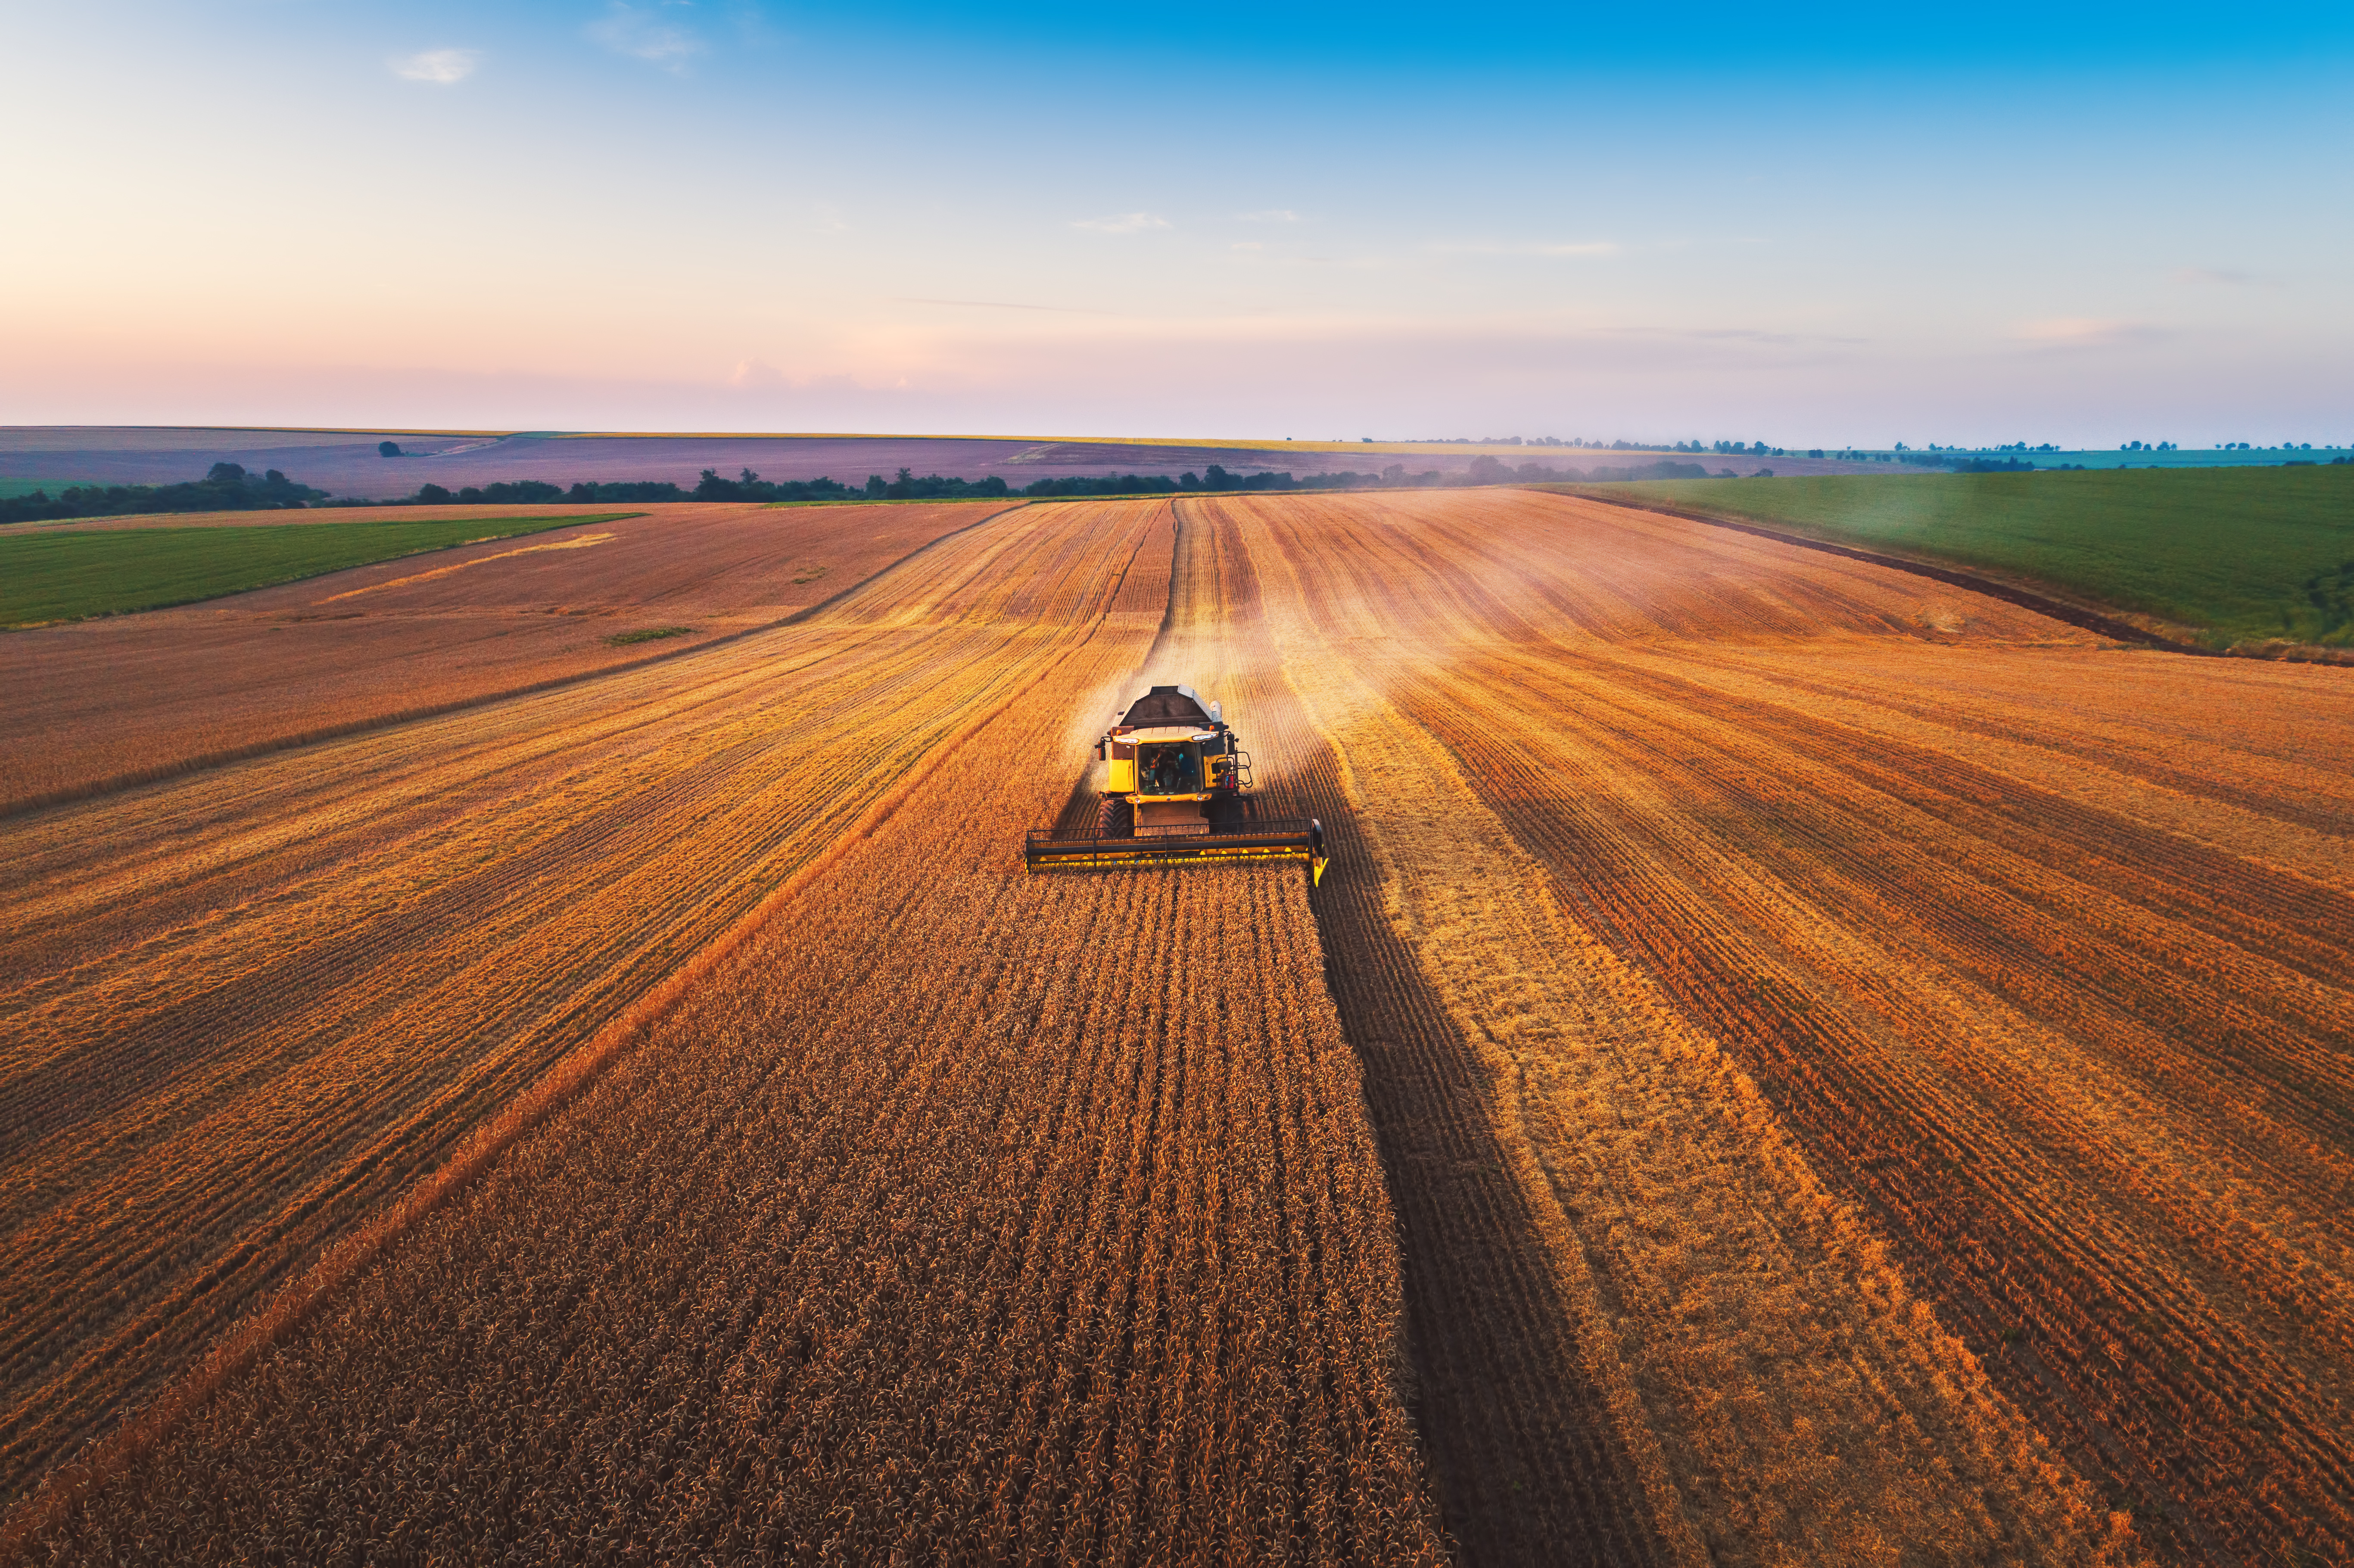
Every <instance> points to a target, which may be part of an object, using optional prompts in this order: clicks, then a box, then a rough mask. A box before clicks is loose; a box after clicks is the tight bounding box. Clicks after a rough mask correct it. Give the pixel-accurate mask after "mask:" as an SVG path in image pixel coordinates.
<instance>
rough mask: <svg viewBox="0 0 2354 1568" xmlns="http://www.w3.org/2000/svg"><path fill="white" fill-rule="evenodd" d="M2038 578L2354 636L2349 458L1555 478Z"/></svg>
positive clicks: (2157, 609) (2163, 609)
mask: <svg viewBox="0 0 2354 1568" xmlns="http://www.w3.org/2000/svg"><path fill="white" fill-rule="evenodd" d="M1543 488H1544V489H1548V490H1564V491H1570V492H1574V493H1581V494H1589V495H1596V496H1601V497H1606V498H1609V499H1613V500H1623V501H1630V502H1634V503H1638V504H1649V505H1666V506H1674V507H1678V508H1680V509H1682V510H1684V511H1689V512H1696V513H1700V514H1704V515H1708V516H1716V517H1726V518H1734V519H1739V520H1742V521H1744V522H1754V523H1757V524H1763V525H1765V526H1768V527H1774V528H1779V529H1784V530H1787V532H1790V533H1793V534H1804V535H1808V536H1810V537H1815V538H1820V539H1826V540H1831V541H1835V542H1837V543H1840V544H1845V545H1854V546H1861V547H1863V548H1868V549H1883V550H1886V551H1888V552H1890V553H1891V554H1893V555H1901V556H1913V557H1917V558H1919V559H1922V560H1934V561H1939V562H1945V563H1950V564H1952V565H1954V566H1958V567H1975V568H1978V569H1980V570H1983V571H1987V572H1988V573H1991V574H1994V575H1998V576H2001V577H2009V578H2012V579H2016V580H2028V581H2033V582H2039V583H2043V584H2046V585H2049V586H2050V587H2052V588H2057V589H2059V590H2060V591H2061V592H2062V594H2064V595H2066V596H2068V597H2071V598H2074V599H2080V600H2088V601H2091V602H2094V603H2097V604H2104V605H2109V606H2114V607H2115V608H2118V609H2128V610H2137V611H2140V612H2142V613H2144V614H2147V615H2153V616H2158V617H2160V618H2162V619H2164V620H2168V621H2171V622H2173V623H2175V624H2176V625H2178V626H2180V627H2185V628H2188V629H2190V630H2192V631H2193V632H2195V633H2196V634H2197V635H2198V636H2199V637H2200V638H2201V639H2202V640H2203V641H2207V642H2209V643H2211V644H2212V645H2213V646H2216V647H2219V648H2221V647H2229V646H2231V645H2232V644H2235V643H2260V642H2266V641H2275V640H2277V641H2288V642H2301V643H2319V644H2324V645H2327V646H2333V647H2339V648H2343V647H2348V646H2354V465H2339V466H2337V467H2330V466H2327V465H2323V466H2319V467H2315V468H2239V469H2224V468H2216V469H2200V470H2173V471H2161V470H2150V469H2127V470H2111V471H2105V472H2104V471H2087V472H2084V473H2016V474H2014V473H1983V474H1891V475H1888V476H1886V477H1884V478H1883V477H1882V476H1881V475H1879V474H1869V475H1853V476H1849V475H1840V476H1838V477H1835V478H1823V479H1771V480H1767V479H1705V480H1681V479H1680V480H1652V481H1648V482H1641V483H1634V484H1580V485H1546V486H1543Z"/></svg>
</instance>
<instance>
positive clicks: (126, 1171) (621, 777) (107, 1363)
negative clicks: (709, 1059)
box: [0, 506, 1167, 1493]
mask: <svg viewBox="0 0 2354 1568" xmlns="http://www.w3.org/2000/svg"><path fill="white" fill-rule="evenodd" d="M1156 527H1158V528H1159V530H1160V535H1161V539H1162V541H1163V543H1162V544H1161V546H1159V548H1160V549H1162V550H1165V549H1166V547H1167V546H1166V543H1165V541H1166V538H1167V528H1166V525H1165V524H1156V523H1155V521H1154V514H1153V513H1152V511H1151V509H1150V508H1149V507H1137V506H1129V507H1125V508H1123V507H1119V506H1097V507H1090V506H1071V507H1062V508H1055V509H1051V510H1034V511H1025V512H1023V513H1019V514H1009V515H1007V516H1006V517H1005V518H1003V519H1002V521H1001V522H1000V523H998V524H992V525H990V526H987V527H984V528H982V529H980V530H976V531H974V532H972V533H970V534H967V535H960V537H959V538H958V539H956V540H954V541H951V542H949V544H947V545H944V546H941V547H940V548H939V549H937V550H935V551H931V552H929V553H927V554H925V555H923V556H918V557H917V558H916V559H915V560H913V561H910V562H909V563H907V566H906V567H904V568H902V569H901V570H899V571H897V572H895V573H893V574H891V575H890V576H889V577H886V578H885V579H883V580H880V581H878V582H876V583H875V584H872V585H870V587H869V588H868V589H867V590H866V591H864V592H863V593H861V594H858V595H854V596H853V597H852V598H851V599H847V600H845V601H843V603H842V604H840V605H838V606H836V607H834V608H833V609H832V610H830V611H828V612H826V613H825V614H824V615H822V616H821V617H818V618H815V619H812V620H810V621H808V622H805V623H803V624H801V625H798V626H794V627H790V628H787V629H783V630H778V631H775V632H772V633H767V634H763V635H761V636H758V637H755V638H748V639H745V640H742V641H737V642H734V643H731V644H729V645H727V646H726V647H724V648H720V649H716V650H713V651H711V652H709V653H707V654H703V655H698V656H695V657H693V658H689V659H685V660H680V661H674V662H670V663H667V664H664V665H662V666H660V667H658V668H656V669H652V670H643V671H636V672H631V673H624V674H620V675H617V676H614V677H612V678H610V679H609V680H605V681H600V682H597V683H592V684H589V685H584V686H580V687H575V688H570V689H567V690H564V691H558V692H554V693H547V694H541V695H538V696H535V697H530V698H525V699H519V700H516V701H513V702H508V703H503V704H498V705H492V706H489V707H484V708H478V709H472V710H470V711H468V712H465V713H462V714H458V715H450V716H448V717H445V718H441V719H436V720H431V721H427V722H423V723H419V724H414V725H409V726H402V727H400V728H398V729H395V730H390V731H385V732H381V733H377V734H372V735H367V736H354V737H351V738H349V739H346V740H342V741H336V742H331V743H327V744H323V745H320V746H315V747H307V748H304V749H302V750H300V751H296V752H292V753H286V754H281V755H278V756H273V757H269V758H259V759H255V760H253V761H249V762H246V763H241V764H237V765H234V766H231V767H227V768H218V769H216V770H213V771H211V772H207V773H205V774H202V775H199V776H196V777H194V778H191V779H185V780H182V781H178V782H175V783H172V784H168V785H162V786H154V787H150V788H148V789H142V790H139V791H136V792H134V793H132V794H129V795H123V796H116V797H111V798H109V799H106V800H94V801H90V802H86V803H84V804H81V805H78V806H72V807H66V808H60V809H56V810H50V811H47V812H44V813H41V814H38V815H37V816H34V817H29V818H24V819H19V820H18V821H16V822H14V823H12V824H11V825H10V827H9V829H8V831H7V832H6V833H5V837H0V922H5V925H6V927H7V928H8V929H9V930H10V931H11V932H12V934H13V935H12V939H11V940H10V942H9V943H8V944H7V946H6V949H5V958H0V1323H5V1330H0V1493H13V1492H16V1491H18V1490H20V1489H22V1488H24V1487H26V1486H27V1485H28V1484H29V1483H30V1482H31V1481H32V1480H33V1479H35V1478H37V1477H38V1475H39V1474H40V1473H41V1471H42V1470H43V1469H45V1468H46V1467H48V1466H49V1465H50V1464H52V1463H54V1462H55V1461H56V1460H57V1459H58V1458H59V1457H62V1456H63V1455H64V1454H66V1453H68V1452H69V1451H70V1450H71V1448H72V1447H73V1446H75V1445H77V1444H79V1443H80V1442H81V1441H82V1440H83V1439H84V1438H86V1437H88V1436H90V1435H91V1434H93V1433H95V1432H98V1431H101V1430H102V1429H103V1428H104V1427H105V1426H106V1425H108V1424H109V1423H110V1422H111V1421H112V1420H113V1419H115V1417H116V1416H117V1415H118V1414H120V1413H122V1411H123V1410H125V1409H126V1408H129V1407H131V1406H133V1405H135V1404H137V1403H139V1402H140V1401H142V1400H143V1398H145V1397H146V1396H147V1395H149V1394H150V1393H153V1392H154V1390H155V1389H157V1388H159V1387H161V1386H162V1385H163V1384H164V1383H166V1382H168V1381H169V1380H170V1379H171V1378H173V1377H174V1376H175V1375H176V1373H177V1372H179V1371H180V1370H181V1369H183V1368H184V1367H186V1365H187V1364H188V1363H189V1361H190V1360H191V1359H192V1358H193V1357H194V1356H196V1354H197V1353H198V1352H199V1351H201V1350H202V1349H203V1348H204V1347H205V1346H206V1345H207V1343H209V1342H210V1341H211V1340H214V1339H215V1338H216V1337H217V1335H218V1334H219V1333H220V1332H221V1331H222V1330H224V1329H225V1328H227V1327H228V1324H229V1323H231V1322H232V1321H233V1320H234V1319H236V1318H237V1317H238V1316H239V1315H240V1314H241V1313H243V1312H245V1311H247V1310H249V1308H251V1307H252V1306H253V1305H254V1303H255V1302H256V1301H257V1300H258V1299H259V1298H260V1295H261V1293H263V1292H265V1291H267V1290H269V1289H270V1287H273V1286H274V1285H275V1284H277V1283H278V1282H280V1281H281V1280H282V1279H284V1278H285V1277H288V1275H289V1272H290V1271H291V1270H292V1269H294V1268H296V1267H298V1266H300V1265H301V1264H302V1262H303V1261H304V1260H305V1259H307V1258H310V1257H312V1256H314V1255H316V1254H317V1253H318V1251H319V1249H320V1248H322V1247H323V1245H326V1244H327V1243H329V1242H330V1241H332V1240H333V1239H334V1238H335V1237H336V1236H337V1235H339V1234H344V1233H345V1232H346V1231H347V1230H348V1229H349V1228H350V1227H351V1226H352V1225H353V1224H355V1223H357V1222H358V1221H359V1219H361V1218H362V1217H364V1216H365V1215H366V1214H367V1213H370V1212H371V1211H372V1210H373V1209H374V1208H375V1207H376V1205H378V1204H380V1203H381V1202H384V1201H385V1200H386V1199H387V1198H388V1197H389V1196H390V1195H391V1194H393V1193H396V1192H399V1191H401V1190H402V1189H403V1188H404V1187H406V1186H407V1185H408V1183H409V1182H410V1181H413V1180H414V1179H415V1178H416V1177H417V1176H419V1174H420V1173H421V1172H423V1171H428V1170H429V1169H430V1168H432V1167H433V1166H434V1165H435V1164H436V1163H438V1162H439V1161H440V1160H442V1159H444V1158H445V1157H446V1156H447V1155H448V1154H449V1153H450V1151H451V1150H452V1149H453V1148H455V1147H456V1146H457V1144H458V1142H459V1140H460V1139H462V1138H463V1137H464V1136H465V1135H466V1134H467V1133H468V1131H469V1130H470V1129H471V1128H473V1127H474V1126H476V1125H478V1124H479V1123H480V1122H481V1121H482V1118H484V1117H486V1116H487V1115H489V1114H490V1113H491V1112H493V1110H495V1109H496V1108H497V1107H500V1106H502V1105H504V1104H505V1103H506V1102H508V1101H509V1100H511V1099H512V1098H513V1097H514V1096H515V1094H516V1093H517V1092H518V1091H519V1090H520V1089H522V1088H523V1087H524V1086H525V1085H526V1084H528V1083H529V1082H531V1081H532V1080H533V1079H534V1078H535V1076H536V1075H539V1074H540V1073H541V1072H543V1071H544V1070H546V1068H547V1067H548V1066H549V1065H551V1064H552V1063H554V1062H556V1061H557V1059H558V1058H560V1057H562V1056H563V1055H564V1054H566V1053H567V1052H568V1051H570V1050H572V1049H573V1048H574V1047H575V1046H577V1045H578V1044H580V1043H581V1042H582V1041H584V1040H586V1039H588V1037H589V1036H591V1035H592V1034H594V1033H596V1032H597V1030H598V1029H599V1026H600V1025H602V1024H603V1023H604V1022H606V1021H607V1020H608V1019H610V1018H612V1017H613V1016H615V1014H616V1013H617V1012H620V1010H621V1009H622V1008H623V1007H625V1006H627V1005H628V1004H629V1003H630V1002H631V1001H632V1000H633V999H634V998H636V997H637V996H639V995H641V994H642V993H644V992H645V991H647V990H648V989H649V988H650V987H652V985H654V984H655V983H657V982H658V981H660V980H662V979H663V976H665V975H667V974H669V973H670V972H672V971H673V970H674V969H677V968H678V967H679V966H680V965H681V964H682V963H683V962H684V960H685V959H687V958H688V957H689V956H690V955H692V954H693V953H695V951H696V950H697V949H699V948H702V947H704V946H705V944H707V943H709V942H710V941H711V940H712V939H713V938H715V937H716V936H717V935H718V934H719V933H721V932H723V931H725V930H726V929H727V928H728V927H729V926H730V925H731V923H733V922H734V921H735V920H736V919H737V918H738V917H739V916H742V915H743V914H744V913H745V912H746V911H747V910H748V909H750V908H752V907H753V906H755V905H756V904H758V902H759V900H760V899H761V898H762V897H763V896H764V895H766V894H767V893H768V892H769V890H770V889H772V888H775V887H776V886H778V885H779V884H780V883H781V882H782V881H783V880H784V879H785V878H787V877H788V876H790V874H792V873H793V872H794V871H795V870H796V868H798V867H800V866H801V865H803V864H805V863H808V862H809V861H810V859H811V857H812V856H814V855H816V854H818V853H821V852H822V851H825V850H827V849H828V848H829V847H830V846H831V845H832V843H833V842H834V841H835V839H836V838H837V837H838V836H839V835H840V834H842V833H843V831H844V830H845V828H846V827H847V826H848V825H849V824H851V823H853V822H854V821H857V820H858V819H859V817H860V815H861V813H862V812H863V811H864V810H866V809H867V808H868V807H869V806H870V805H872V804H873V803H874V802H875V801H876V800H880V799H882V798H883V797H884V796H885V794H886V793H887V792H889V791H892V790H894V789H903V788H906V787H907V786H908V784H909V783H910V781H911V780H913V779H917V778H920V777H921V775H922V771H923V769H924V768H926V767H928V765H929V763H930V761H931V760H932V759H933V758H935V757H936V754H937V753H938V751H939V749H940V748H941V747H942V746H943V745H944V744H945V743H946V742H947V741H948V740H949V739H950V738H952V737H953V736H956V735H958V734H960V732H961V731H962V730H963V729H964V728H966V727H968V726H970V723H971V722H972V721H973V720H974V718H975V717H977V716H978V715H983V714H986V713H987V712H989V711H990V710H991V708H992V707H993V706H994V705H998V704H1000V703H1002V702H1003V701H1004V700H1006V698H1007V697H1008V696H1009V695H1010V694H1013V693H1014V692H1018V691H1020V690H1022V689H1023V687H1024V686H1025V685H1026V684H1027V683H1029V682H1030V681H1032V680H1034V678H1035V676H1036V674H1037V673H1038V672H1039V671H1040V670H1042V669H1044V668H1045V667H1047V665H1049V664H1051V663H1052V662H1054V661H1055V660H1057V659H1059V658H1060V657H1061V656H1062V655H1063V654H1064V652H1066V651H1067V649H1068V647H1069V646H1070V645H1071V642H1072V641H1073V640H1074V639H1077V638H1084V637H1085V636H1086V635H1087V630H1088V627H1089V625H1090V624H1091V620H1092V617H1093V614H1094V613H1096V612H1095V611H1094V610H1092V609H1091V608H1090V607H1094V606H1096V605H1097V604H1098V601H1100V600H1101V599H1103V598H1104V596H1106V595H1107V594H1108V593H1110V592H1111V591H1113V589H1114V588H1115V587H1116V586H1117V584H1118V582H1119V579H1120V577H1121V576H1122V574H1123V573H1125V572H1126V570H1127V569H1128V567H1129V565H1130V563H1131V562H1132V561H1133V560H1134V559H1136V558H1137V556H1138V555H1139V552H1140V550H1141V548H1142V546H1144V543H1145V541H1146V539H1147V538H1148V537H1149V536H1150V535H1151V534H1152V533H1153V531H1154V529H1155V528H1156Z"/></svg>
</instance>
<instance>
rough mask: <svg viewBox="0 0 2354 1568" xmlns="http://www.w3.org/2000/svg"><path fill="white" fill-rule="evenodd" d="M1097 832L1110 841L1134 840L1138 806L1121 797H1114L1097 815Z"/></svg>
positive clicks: (1105, 803)
mask: <svg viewBox="0 0 2354 1568" xmlns="http://www.w3.org/2000/svg"><path fill="white" fill-rule="evenodd" d="M1096 831H1097V832H1099V833H1101V834H1102V835H1103V836H1104V837H1106V838H1108V839H1132V838H1134V837H1135V836H1136V804H1135V802H1134V801H1131V800H1126V799H1124V798H1122V797H1120V796H1117V795H1115V796H1113V797H1112V798H1111V799H1109V800H1106V801H1105V802H1104V803H1103V806H1102V809H1101V810H1098V811H1097V813H1096Z"/></svg>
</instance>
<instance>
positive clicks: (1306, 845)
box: [1022, 686, 1325, 885]
mask: <svg viewBox="0 0 2354 1568" xmlns="http://www.w3.org/2000/svg"><path fill="white" fill-rule="evenodd" d="M1096 759H1097V761H1099V762H1102V763H1104V764H1106V765H1107V766H1108V768H1109V770H1110V771H1109V775H1108V777H1107V778H1106V779H1105V780H1104V797H1103V808H1102V811H1101V814H1100V816H1099V817H1098V818H1097V822H1096V825H1095V826H1094V827H1092V828H1040V829H1037V830H1035V831H1034V832H1032V833H1031V834H1030V837H1029V841H1028V842H1027V843H1025V844H1024V845H1023V852H1022V858H1023V863H1024V864H1026V865H1027V866H1028V867H1029V868H1030V869H1031V870H1032V871H1052V870H1059V869H1064V868H1073V867H1076V868H1085V867H1088V866H1119V865H1154V864H1160V865H1168V864H1177V865H1199V864H1204V863H1208V862H1211V861H1221V860H1304V861H1306V862H1307V863H1308V871H1309V879H1310V883H1311V885H1312V884H1314V883H1316V882H1320V881H1322V880H1323V877H1324V865H1325V854H1324V827H1323V824H1322V823H1320V822H1319V821H1316V819H1315V818H1313V817H1277V818H1263V817H1261V816H1259V815H1258V812H1257V802H1256V801H1254V800H1252V799H1251V796H1250V786H1251V776H1250V775H1251V767H1250V753H1249V752H1247V751H1245V750H1244V749H1243V748H1242V740H1241V737H1240V736H1236V735H1235V732H1234V731H1233V730H1232V729H1230V728H1228V727H1227V726H1226V725H1225V721H1223V720H1222V719H1220V718H1219V716H1218V705H1217V704H1215V703H1212V704H1211V705H1209V706H1208V707H1206V708H1204V706H1203V705H1202V699H1201V697H1200V696H1199V695H1198V694H1196V693H1195V692H1194V690H1193V687H1191V686H1155V687H1153V688H1152V689H1151V690H1150V691H1149V692H1147V693H1145V694H1144V695H1142V696H1140V697H1139V698H1137V699H1136V701H1135V702H1134V703H1132V704H1130V705H1129V709H1128V712H1127V713H1125V714H1123V715H1120V716H1119V719H1118V720H1117V721H1116V722H1115V723H1114V724H1113V726H1112V727H1111V728H1110V729H1109V730H1108V731H1106V732H1105V734H1104V737H1103V738H1102V739H1101V740H1099V741H1097V743H1096Z"/></svg>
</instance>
